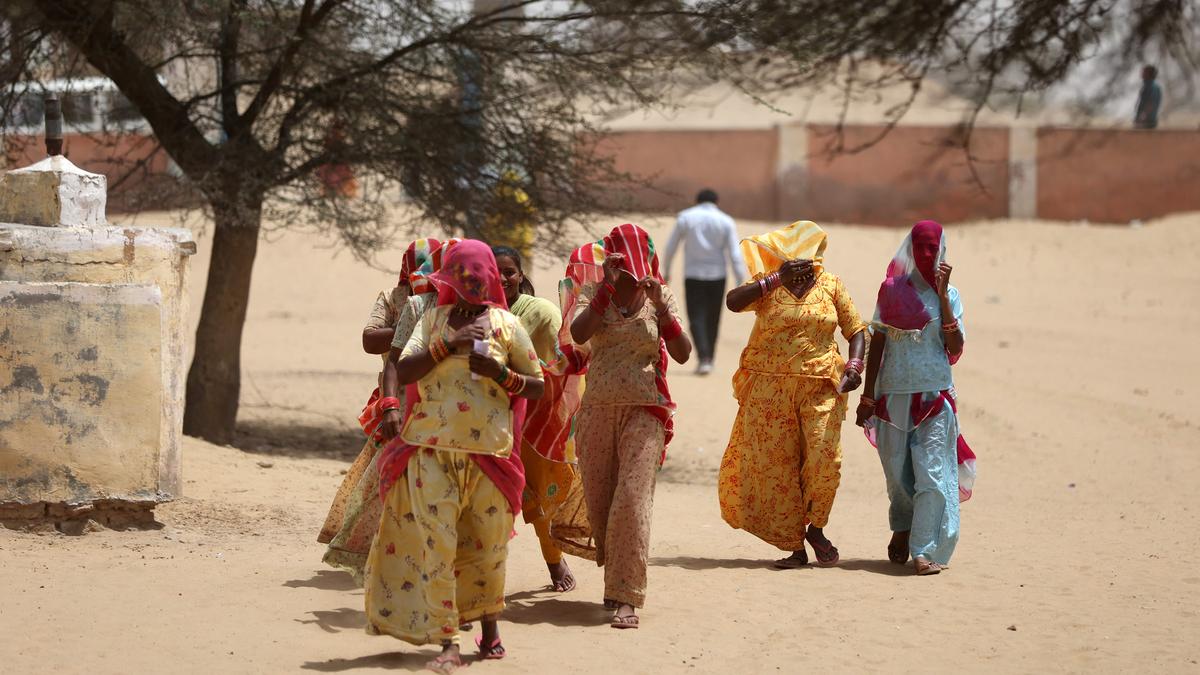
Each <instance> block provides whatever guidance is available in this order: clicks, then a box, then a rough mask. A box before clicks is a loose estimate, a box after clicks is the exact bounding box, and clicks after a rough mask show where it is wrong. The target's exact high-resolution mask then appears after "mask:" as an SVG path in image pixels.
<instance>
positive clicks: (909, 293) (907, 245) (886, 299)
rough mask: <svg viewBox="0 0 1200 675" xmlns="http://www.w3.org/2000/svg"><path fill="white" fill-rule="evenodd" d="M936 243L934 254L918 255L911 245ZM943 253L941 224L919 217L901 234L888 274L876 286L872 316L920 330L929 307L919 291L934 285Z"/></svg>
mask: <svg viewBox="0 0 1200 675" xmlns="http://www.w3.org/2000/svg"><path fill="white" fill-rule="evenodd" d="M930 243H936V245H937V254H936V255H935V256H934V257H933V258H928V257H927V256H918V255H917V253H916V252H915V251H914V246H922V245H925V246H928V245H929V244H930ZM945 257H946V238H945V236H944V233H943V231H942V226H941V225H940V224H939V223H937V222H935V221H932V220H922V221H921V222H919V223H917V224H916V225H914V226H913V228H912V231H911V232H909V233H908V236H907V237H905V238H904V243H902V244H901V245H900V250H899V251H897V252H896V256H895V257H894V258H892V262H891V264H889V265H888V268H887V278H886V279H884V280H883V283H882V284H880V286H879V297H878V298H877V300H876V304H875V307H876V315H875V320H876V321H878V322H879V323H882V324H886V325H888V326H891V327H893V328H898V329H900V330H920V329H922V328H924V327H925V324H927V323H929V320H930V318H931V317H930V315H929V310H928V309H927V308H926V307H925V302H924V301H922V300H921V291H926V290H932V289H933V288H934V272H935V271H936V270H937V266H938V263H940V262H941V261H942V260H943V259H944V258H945Z"/></svg>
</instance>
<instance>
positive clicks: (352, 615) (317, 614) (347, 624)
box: [294, 607, 367, 633]
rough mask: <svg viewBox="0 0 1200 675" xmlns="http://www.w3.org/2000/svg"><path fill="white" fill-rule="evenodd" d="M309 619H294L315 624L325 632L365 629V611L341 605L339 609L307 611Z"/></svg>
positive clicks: (297, 621) (298, 621)
mask: <svg viewBox="0 0 1200 675" xmlns="http://www.w3.org/2000/svg"><path fill="white" fill-rule="evenodd" d="M309 614H312V616H313V618H311V619H294V621H295V622H296V623H303V624H316V626H317V628H320V629H321V630H323V631H325V632H326V633H340V632H342V631H347V630H365V629H366V627H367V613H366V612H364V611H363V610H361V609H354V608H351V607H342V608H340V609H333V610H323V609H318V610H316V611H312V612H309Z"/></svg>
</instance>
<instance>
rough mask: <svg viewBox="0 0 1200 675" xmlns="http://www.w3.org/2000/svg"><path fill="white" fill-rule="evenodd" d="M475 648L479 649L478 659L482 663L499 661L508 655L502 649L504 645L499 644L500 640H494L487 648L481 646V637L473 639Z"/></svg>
mask: <svg viewBox="0 0 1200 675" xmlns="http://www.w3.org/2000/svg"><path fill="white" fill-rule="evenodd" d="M475 646H476V647H479V657H480V658H482V659H483V660H484V661H499V660H500V659H502V658H504V656H505V655H506V654H507V653H508V652H507V651H505V649H504V645H502V644H500V638H496V639H495V640H494V641H493V642H492V644H490V645H488V646H487V647H484V646H483V636H480V637H477V638H475Z"/></svg>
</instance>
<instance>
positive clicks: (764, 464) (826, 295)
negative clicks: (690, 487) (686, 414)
mask: <svg viewBox="0 0 1200 675" xmlns="http://www.w3.org/2000/svg"><path fill="white" fill-rule="evenodd" d="M825 245H826V235H825V232H824V231H822V230H821V228H820V227H818V226H817V225H816V224H815V223H812V222H809V221H799V222H796V223H793V224H792V225H791V226H789V227H787V228H784V229H782V230H778V231H776V232H771V233H769V234H765V235H760V236H757V237H751V238H749V239H744V240H743V241H742V243H741V247H742V253H743V255H744V256H745V258H746V266H747V267H748V268H749V273H750V277H751V280H750V281H749V282H748V283H746V284H744V285H742V286H739V287H738V288H735V289H733V290H732V291H730V292H729V294H728V295H727V296H726V301H725V302H726V305H727V306H728V307H729V309H731V310H733V311H735V312H741V311H747V310H750V311H753V312H754V313H755V314H756V319H755V323H754V330H753V332H752V333H751V334H750V340H749V342H748V343H747V344H746V348H745V349H744V350H742V356H741V361H740V364H739V367H738V370H737V372H736V373H735V374H734V376H733V390H734V396H735V397H736V398H737V400H738V406H739V408H738V415H737V419H736V420H735V421H734V424H733V431H732V432H731V434H730V437H729V445H728V447H727V448H726V449H725V456H724V457H723V458H722V460H721V471H720V476H719V480H718V494H719V497H720V502H721V516H722V517H723V518H724V519H725V522H727V523H729V524H730V525H731V526H733V527H735V528H739V529H743V530H746V531H747V532H749V533H751V534H753V535H754V536H756V537H758V538H759V539H762V540H763V541H765V542H767V543H768V544H771V545H773V546H776V547H778V548H780V549H782V550H784V551H791V552H792V554H791V555H790V556H788V557H787V558H784V559H782V560H779V561H777V562H776V566H777V567H782V568H791V567H800V566H803V565H806V564H808V554H807V552H806V551H805V548H804V544H805V542H808V543H809V544H810V545H811V546H812V547H813V550H814V551H815V552H816V556H817V564H819V565H822V566H831V565H836V564H837V562H838V560H839V557H838V551H837V548H836V547H834V545H833V544H832V543H831V542H830V541H829V539H828V538H826V536H825V534H824V531H823V530H824V527H825V525H826V524H827V523H828V521H829V512H830V510H831V509H832V507H833V499H834V495H835V494H836V493H837V488H838V483H839V481H840V479H841V461H842V450H841V428H842V420H843V419H845V417H846V393H847V392H849V391H853V390H854V389H856V388H858V386H859V385H860V384H861V382H862V377H861V375H862V371H863V351H864V348H865V337H864V330H865V329H866V327H867V326H866V324H865V323H863V321H862V318H861V317H860V316H859V314H858V311H857V310H856V309H855V308H854V303H853V302H852V301H851V299H850V294H849V293H848V292H846V288H845V287H844V286H843V285H842V281H841V280H840V279H838V278H837V277H836V276H834V275H833V274H832V273H830V272H828V271H826V270H825V269H824V254H825ZM838 329H840V331H841V333H842V336H843V337H844V338H846V340H847V341H848V342H849V344H850V361H849V362H845V361H843V360H842V355H841V353H840V352H839V350H838V346H837V343H836V341H835V338H834V333H835V332H837V331H838Z"/></svg>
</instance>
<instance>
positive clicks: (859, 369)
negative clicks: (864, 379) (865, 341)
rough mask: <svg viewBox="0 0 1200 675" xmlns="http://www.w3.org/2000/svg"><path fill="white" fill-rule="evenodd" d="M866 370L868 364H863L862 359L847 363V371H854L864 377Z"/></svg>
mask: <svg viewBox="0 0 1200 675" xmlns="http://www.w3.org/2000/svg"><path fill="white" fill-rule="evenodd" d="M865 368H866V364H865V363H863V360H862V359H850V360H849V361H847V362H846V370H853V371H854V372H856V373H858V374H859V375H862V373H863V370H864V369H865Z"/></svg>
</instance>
